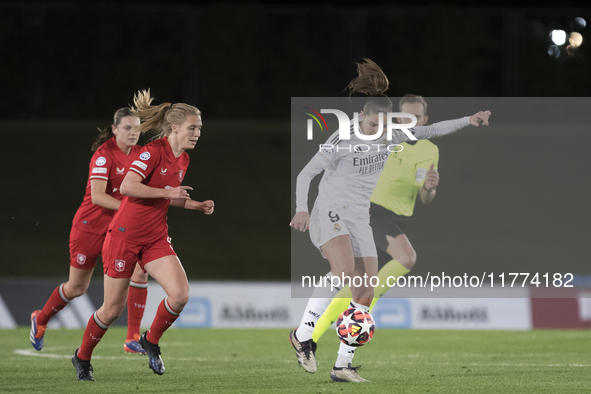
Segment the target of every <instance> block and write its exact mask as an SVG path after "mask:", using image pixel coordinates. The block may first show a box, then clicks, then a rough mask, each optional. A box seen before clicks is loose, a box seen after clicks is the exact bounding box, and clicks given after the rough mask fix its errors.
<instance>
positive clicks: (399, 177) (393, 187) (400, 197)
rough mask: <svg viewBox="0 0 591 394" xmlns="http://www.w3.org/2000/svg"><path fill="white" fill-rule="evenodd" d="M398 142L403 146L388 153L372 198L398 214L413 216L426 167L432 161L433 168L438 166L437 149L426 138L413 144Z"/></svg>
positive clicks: (374, 201)
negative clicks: (399, 150)
mask: <svg viewBox="0 0 591 394" xmlns="http://www.w3.org/2000/svg"><path fill="white" fill-rule="evenodd" d="M400 145H402V146H403V147H404V149H403V150H402V152H400V153H391V154H390V157H389V158H388V161H387V162H386V165H385V166H384V170H383V171H382V175H380V178H379V179H378V183H377V185H376V188H375V189H374V191H373V194H372V196H371V202H373V203H374V204H378V205H380V206H382V207H384V208H386V209H388V210H390V211H392V212H394V213H395V214H397V215H402V216H412V213H413V211H414V208H415V202H416V199H417V193H418V192H419V189H420V188H421V187H423V184H424V183H425V178H426V176H427V171H428V170H429V168H430V167H431V164H435V166H434V169H437V165H438V164H439V149H438V148H437V145H435V144H434V143H432V142H431V141H428V140H419V141H417V143H416V144H414V145H411V144H409V143H406V142H404V143H402V144H400Z"/></svg>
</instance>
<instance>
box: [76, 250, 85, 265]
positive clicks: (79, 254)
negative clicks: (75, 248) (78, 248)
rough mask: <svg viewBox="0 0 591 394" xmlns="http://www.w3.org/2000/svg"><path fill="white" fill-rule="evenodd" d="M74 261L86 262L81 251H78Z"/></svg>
mask: <svg viewBox="0 0 591 394" xmlns="http://www.w3.org/2000/svg"><path fill="white" fill-rule="evenodd" d="M76 261H77V262H78V264H80V265H84V263H86V256H85V255H83V254H82V253H78V258H77V259H76Z"/></svg>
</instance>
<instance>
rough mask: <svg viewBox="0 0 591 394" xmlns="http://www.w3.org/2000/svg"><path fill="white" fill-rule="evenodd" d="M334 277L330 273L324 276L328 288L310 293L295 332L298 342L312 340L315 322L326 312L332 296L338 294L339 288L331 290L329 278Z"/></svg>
mask: <svg viewBox="0 0 591 394" xmlns="http://www.w3.org/2000/svg"><path fill="white" fill-rule="evenodd" d="M332 276H334V275H333V274H332V272H329V273H328V274H326V275H325V277H326V282H325V283H327V284H328V286H321V287H316V288H315V289H314V292H313V293H312V297H311V298H310V300H308V305H306V309H305V311H304V315H303V316H302V320H301V322H300V325H299V327H298V328H297V331H296V337H297V339H298V341H300V342H304V341H307V340H309V339H312V333H313V332H314V327H315V326H316V322H317V321H318V319H320V316H322V314H323V313H324V311H326V308H328V306H329V305H330V303H331V301H332V299H333V298H334V296H335V295H336V294H337V293H338V292H339V290H340V289H339V288H334V289H332V290H331V287H330V283H331V282H330V278H331V277H332Z"/></svg>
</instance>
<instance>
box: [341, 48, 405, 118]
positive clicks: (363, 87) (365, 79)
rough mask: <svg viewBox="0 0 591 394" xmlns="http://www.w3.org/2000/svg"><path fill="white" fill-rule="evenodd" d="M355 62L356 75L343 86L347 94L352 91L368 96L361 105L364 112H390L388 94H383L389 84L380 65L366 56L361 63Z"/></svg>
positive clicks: (390, 106)
mask: <svg viewBox="0 0 591 394" xmlns="http://www.w3.org/2000/svg"><path fill="white" fill-rule="evenodd" d="M356 64H357V74H358V76H357V77H356V78H354V79H353V80H352V81H351V82H349V85H348V86H347V87H346V88H345V90H347V89H348V90H349V96H351V95H352V94H353V93H362V94H365V95H367V96H369V97H368V99H367V101H366V102H365V105H364V106H363V112H365V113H366V114H370V113H379V112H391V111H392V108H393V107H394V106H393V105H392V101H390V99H389V98H388V96H386V95H385V94H384V92H386V91H387V90H388V87H389V86H390V82H389V81H388V77H387V76H386V74H384V72H383V71H382V69H381V68H380V66H378V65H377V64H376V63H375V62H374V61H372V60H370V59H368V58H366V57H364V58H363V63H356Z"/></svg>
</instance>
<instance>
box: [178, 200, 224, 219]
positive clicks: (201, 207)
mask: <svg viewBox="0 0 591 394" xmlns="http://www.w3.org/2000/svg"><path fill="white" fill-rule="evenodd" d="M170 205H172V206H173V207H177V208H184V209H191V210H195V211H201V212H203V213H204V214H205V215H211V214H212V213H213V208H214V205H215V204H214V203H213V201H211V200H207V201H203V202H200V201H196V200H187V199H183V198H177V199H174V200H171V201H170Z"/></svg>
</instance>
